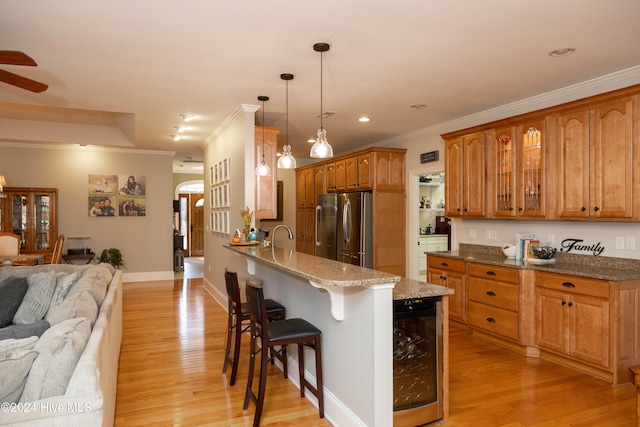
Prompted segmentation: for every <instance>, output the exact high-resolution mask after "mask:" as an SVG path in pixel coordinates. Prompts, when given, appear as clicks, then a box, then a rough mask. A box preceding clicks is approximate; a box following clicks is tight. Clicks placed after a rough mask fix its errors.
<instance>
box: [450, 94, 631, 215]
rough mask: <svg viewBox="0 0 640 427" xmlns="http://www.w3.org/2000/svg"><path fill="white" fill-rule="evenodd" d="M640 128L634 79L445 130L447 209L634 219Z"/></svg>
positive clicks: (465, 212)
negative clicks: (626, 84) (577, 97)
mask: <svg viewBox="0 0 640 427" xmlns="http://www.w3.org/2000/svg"><path fill="white" fill-rule="evenodd" d="M639 134H640V85H636V86H632V87H629V88H626V89H621V90H618V91H615V92H609V93H606V94H602V95H597V96H593V97H590V98H586V99H583V100H579V101H574V102H571V103H567V104H563V105H559V106H556V107H550V108H547V109H544V110H539V111H536V112H533V113H529V114H523V115H521V116H517V117H512V118H509V119H504V120H500V121H498V122H493V123H488V124H486V125H481V126H476V127H474V128H471V129H467V130H461V131H458V132H451V133H449V134H446V135H442V138H443V139H444V140H445V172H446V173H445V178H446V186H445V191H446V197H445V198H446V200H445V205H446V207H447V212H446V215H447V216H453V217H462V218H465V217H467V218H500V219H509V218H511V219H562V220H564V219H570V220H616V221H619V220H622V221H638V220H640V209H639V203H638V193H639V192H640V181H639V180H638V176H640V175H639V174H640V154H639V151H638V150H640V137H639V136H638V135H639ZM483 138H484V140H483ZM485 207H486V209H485Z"/></svg>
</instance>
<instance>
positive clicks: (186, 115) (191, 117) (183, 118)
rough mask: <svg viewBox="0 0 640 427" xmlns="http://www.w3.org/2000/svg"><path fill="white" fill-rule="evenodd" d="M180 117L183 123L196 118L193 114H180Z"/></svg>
mask: <svg viewBox="0 0 640 427" xmlns="http://www.w3.org/2000/svg"><path fill="white" fill-rule="evenodd" d="M180 117H181V118H182V120H184V121H185V122H190V121H191V120H193V119H195V118H196V116H194V115H193V114H180Z"/></svg>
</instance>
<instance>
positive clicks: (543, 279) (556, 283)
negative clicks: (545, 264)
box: [536, 272, 609, 298]
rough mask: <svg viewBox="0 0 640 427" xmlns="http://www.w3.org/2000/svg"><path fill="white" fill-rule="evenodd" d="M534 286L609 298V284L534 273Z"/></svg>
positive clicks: (601, 281) (561, 275)
mask: <svg viewBox="0 0 640 427" xmlns="http://www.w3.org/2000/svg"><path fill="white" fill-rule="evenodd" d="M536 286H539V287H542V288H548V289H555V290H557V291H562V292H571V293H575V294H582V295H591V296H594V297H599V298H609V282H607V281H606V280H599V279H587V278H585V277H579V276H568V275H564V274H554V273H546V272H537V273H536Z"/></svg>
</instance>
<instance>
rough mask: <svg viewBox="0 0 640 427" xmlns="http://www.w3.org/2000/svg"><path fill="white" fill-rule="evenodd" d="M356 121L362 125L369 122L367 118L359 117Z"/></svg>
mask: <svg viewBox="0 0 640 427" xmlns="http://www.w3.org/2000/svg"><path fill="white" fill-rule="evenodd" d="M358 121H359V122H362V123H366V122H370V121H371V119H370V118H369V117H360V118H359V119H358Z"/></svg>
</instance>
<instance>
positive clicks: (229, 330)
mask: <svg viewBox="0 0 640 427" xmlns="http://www.w3.org/2000/svg"><path fill="white" fill-rule="evenodd" d="M232 309H233V308H232V307H231V302H229V304H228V310H229V316H227V343H226V346H225V350H224V363H223V364H222V373H223V374H224V373H226V372H227V365H228V364H229V360H230V359H229V354H230V352H231V334H232V332H233V317H232V316H231V310H232Z"/></svg>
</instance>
